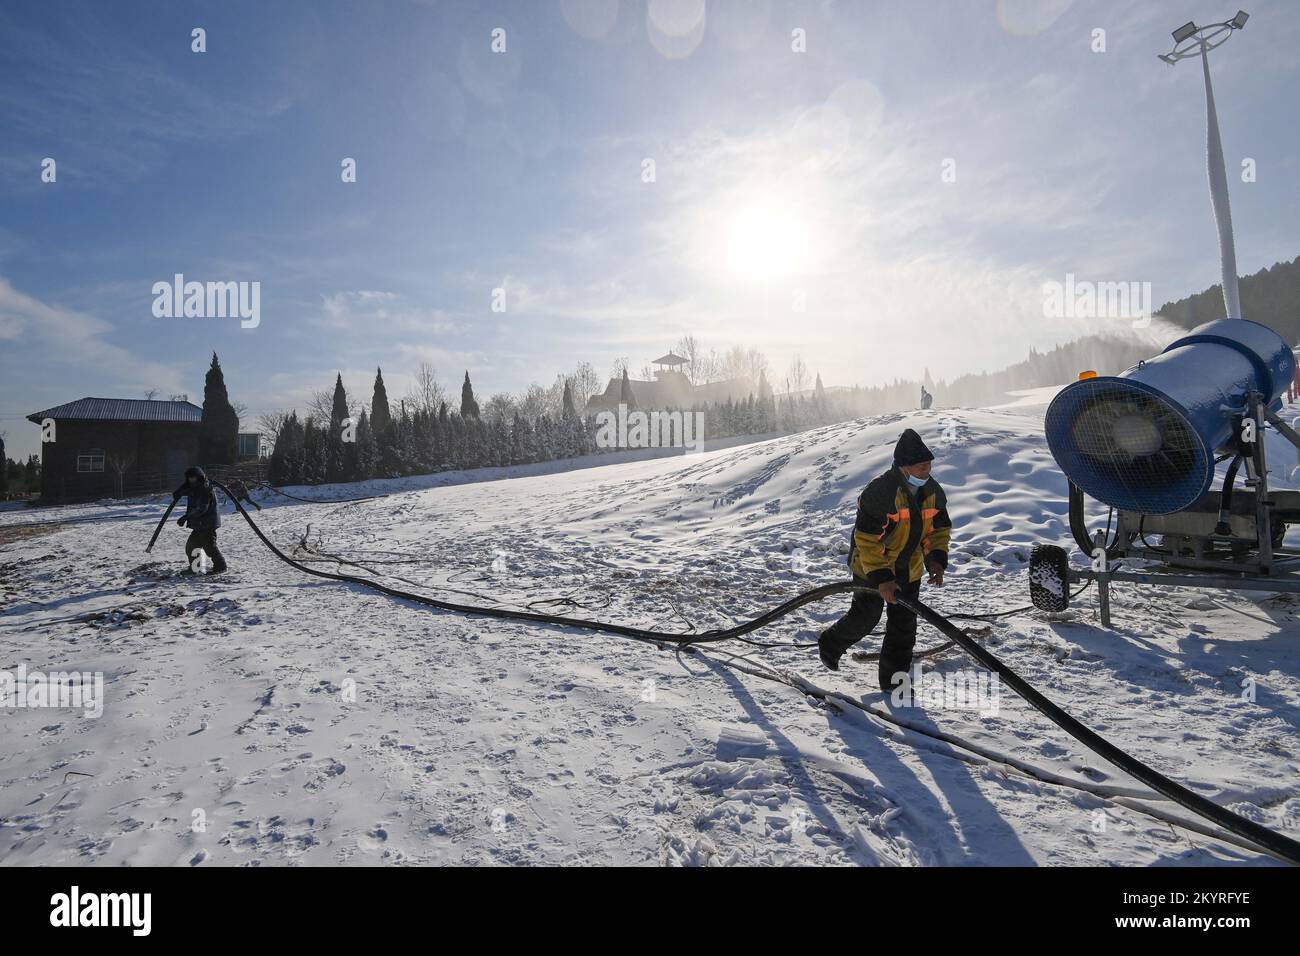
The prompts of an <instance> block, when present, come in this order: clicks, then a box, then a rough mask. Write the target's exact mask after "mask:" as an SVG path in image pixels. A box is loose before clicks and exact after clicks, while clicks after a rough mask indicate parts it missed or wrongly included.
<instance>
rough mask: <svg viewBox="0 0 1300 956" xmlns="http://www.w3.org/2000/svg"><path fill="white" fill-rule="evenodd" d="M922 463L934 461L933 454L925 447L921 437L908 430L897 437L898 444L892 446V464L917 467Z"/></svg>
mask: <svg viewBox="0 0 1300 956" xmlns="http://www.w3.org/2000/svg"><path fill="white" fill-rule="evenodd" d="M923 461H934V453H933V452H931V451H930V449H928V448H926V447H925V442H923V441H921V436H920V435H918V434H917V433H916V432H914V431H913V430H912V429H910V428H909V429H907V430H906V431H905V432H903V434H901V435H899V436H898V444H897V445H895V446H894V464H895V465H919V464H920V463H921V462H923Z"/></svg>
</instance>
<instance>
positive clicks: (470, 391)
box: [460, 369, 478, 418]
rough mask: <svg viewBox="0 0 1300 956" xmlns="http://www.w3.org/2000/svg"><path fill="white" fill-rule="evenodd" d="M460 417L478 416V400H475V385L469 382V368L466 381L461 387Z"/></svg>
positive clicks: (466, 371) (466, 372)
mask: <svg viewBox="0 0 1300 956" xmlns="http://www.w3.org/2000/svg"><path fill="white" fill-rule="evenodd" d="M460 417H461V418H478V402H476V401H475V400H474V386H473V385H471V384H470V383H469V369H466V370H465V382H464V384H462V385H461V387H460Z"/></svg>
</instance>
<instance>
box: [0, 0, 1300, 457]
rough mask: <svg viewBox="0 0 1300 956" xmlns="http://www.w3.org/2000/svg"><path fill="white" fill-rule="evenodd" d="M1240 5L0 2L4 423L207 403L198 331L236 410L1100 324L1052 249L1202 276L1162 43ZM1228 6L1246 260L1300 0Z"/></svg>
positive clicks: (879, 366)
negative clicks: (664, 361)
mask: <svg viewBox="0 0 1300 956" xmlns="http://www.w3.org/2000/svg"><path fill="white" fill-rule="evenodd" d="M1233 12H1235V8H1233V9H1229V8H1227V7H1224V8H1222V9H1220V8H1217V7H1213V6H1212V5H1211V6H1205V5H1204V4H1200V5H1197V4H1191V5H1189V4H1188V3H1187V2H1186V0H1179V2H1177V3H1163V2H1159V3H1157V2H1151V3H1146V2H1144V3H1142V4H1131V3H1119V2H1117V3H1108V2H1098V3H1086V4H1085V3H1081V2H1076V3H1069V2H1064V0H1061V2H1054V0H1036V2H1032V3H1031V2H1027V0H1021V2H1000V3H999V2H992V0H990V2H982V0H963V2H947V3H937V2H926V0H922V2H917V3H908V4H898V3H870V2H864V0H863V2H849V0H840V2H835V0H824V2H782V0H770V2H764V0H743V2H741V0H736V2H712V0H711V2H708V3H707V4H706V3H704V2H702V0H650V2H648V3H647V2H646V0H622V2H617V0H531V2H518V3H511V2H490V0H483V2H474V3H471V2H451V0H443V2H426V3H416V2H397V0H373V2H364V3H362V2H357V3H343V2H322V3H301V4H300V3H292V2H283V0H277V2H275V3H264V2H257V3H248V2H229V0H223V2H220V3H215V2H214V3H192V4H185V3H175V2H158V3H132V2H122V3H112V4H108V3H93V2H92V3H84V4H81V3H39V2H34V0H33V2H29V0H7V2H6V3H5V4H4V5H3V6H0V129H2V130H3V131H4V132H3V138H2V139H0V352H2V355H3V358H2V359H0V430H3V431H5V432H6V433H7V438H6V441H7V444H8V448H9V454H10V455H11V456H13V455H17V454H26V453H28V452H30V451H34V450H35V449H36V448H37V446H38V434H37V429H36V427H35V426H34V425H30V424H29V423H27V422H25V421H24V420H23V417H22V416H24V415H26V414H28V413H30V412H33V411H36V410H39V409H41V408H45V407H48V406H50V405H55V404H59V403H62V402H64V401H69V400H71V399H74V398H78V397H81V396H83V395H107V396H125V397H132V396H134V397H140V396H142V394H143V392H144V391H145V390H146V389H149V388H158V389H160V390H161V392H162V393H164V394H169V393H172V392H188V393H189V394H190V395H191V396H192V397H194V398H196V399H197V398H198V397H199V396H200V395H201V393H202V381H203V378H202V377H203V372H204V370H205V368H206V366H207V362H208V358H209V355H210V353H211V352H212V351H214V350H215V351H216V352H217V353H219V355H220V356H221V359H222V364H223V366H224V367H225V370H226V379H227V383H228V384H229V386H230V390H231V393H232V396H233V397H234V398H235V399H237V400H239V401H242V402H244V403H245V404H247V405H248V406H249V411H250V415H256V414H257V413H259V412H262V411H267V410H272V409H278V408H287V407H293V406H295V405H296V406H297V407H299V408H300V409H301V408H302V407H303V405H304V402H305V399H306V396H307V395H308V394H309V393H310V392H311V391H312V390H315V389H319V388H324V387H327V386H329V385H330V384H331V383H332V381H333V377H334V374H335V372H336V371H341V372H342V373H343V376H344V381H345V383H346V384H347V385H348V387H349V389H350V390H352V391H354V392H360V393H363V394H364V396H366V397H368V394H369V388H370V385H371V381H372V379H373V375H374V368H375V367H376V366H377V365H382V366H383V367H384V371H385V378H386V380H387V381H388V382H389V392H390V395H394V396H400V395H401V394H402V393H403V392H404V391H405V390H406V387H407V384H408V379H409V376H410V374H411V373H412V372H413V371H414V370H415V368H416V367H417V366H418V364H419V363H420V362H422V361H425V362H429V363H430V364H432V365H433V366H434V367H435V368H436V369H437V370H438V374H439V378H440V379H441V380H442V381H443V382H444V384H447V385H450V386H452V387H455V386H456V385H457V384H458V383H459V380H460V376H461V374H462V372H463V370H464V369H466V368H468V369H470V371H471V374H472V376H473V378H474V381H475V385H476V389H477V390H478V392H479V394H480V396H481V397H485V396H487V395H489V394H491V393H492V392H496V391H518V390H521V389H522V388H524V387H525V386H526V385H528V384H529V383H530V382H534V381H537V382H541V383H543V384H546V383H549V382H550V381H551V380H552V379H553V378H554V376H555V374H556V373H558V372H562V371H567V370H570V369H571V368H572V367H573V366H574V365H575V364H576V363H577V362H579V361H583V360H586V361H590V362H592V363H593V364H594V365H595V366H596V367H597V369H598V370H600V371H601V372H602V373H604V372H606V371H607V370H608V369H609V368H610V366H611V364H612V362H613V361H614V360H615V359H616V358H618V357H620V356H626V357H628V358H629V359H630V361H631V364H632V367H633V368H634V369H637V368H640V367H641V365H642V364H643V363H644V362H645V361H647V360H649V359H652V358H654V357H655V356H657V355H659V354H660V353H662V352H663V351H665V350H667V348H668V347H669V346H670V345H672V344H673V343H674V342H675V341H676V340H677V339H678V338H679V337H680V336H681V335H682V334H684V333H694V334H695V335H696V336H697V338H699V339H700V340H701V341H702V342H703V344H704V345H706V346H712V347H715V348H718V349H719V351H722V350H725V349H726V348H727V347H729V346H731V345H733V344H743V345H745V346H751V345H752V346H756V347H758V348H760V349H762V350H763V351H764V352H765V353H766V354H767V355H768V357H769V359H770V360H771V362H772V365H773V367H774V369H775V370H777V372H778V373H779V372H780V370H782V369H784V368H785V367H786V365H787V364H788V362H789V360H790V359H791V358H792V357H793V356H795V355H799V356H801V357H802V358H803V359H804V361H805V362H806V363H807V365H808V366H809V368H811V369H813V370H815V371H820V372H821V374H822V376H823V378H824V380H825V381H826V382H827V384H853V383H859V384H872V383H875V382H879V381H881V380H886V379H892V378H894V377H906V376H914V375H919V374H920V372H921V371H922V369H923V368H925V367H929V368H930V370H931V371H932V372H933V373H934V374H935V375H936V376H952V375H955V374H959V373H961V372H964V371H972V370H979V369H992V368H998V367H1001V366H1003V365H1006V364H1009V363H1011V362H1014V361H1018V360H1019V359H1021V358H1023V357H1024V355H1025V353H1026V352H1027V351H1028V350H1029V349H1030V348H1031V347H1035V346H1036V347H1040V348H1041V347H1045V346H1050V345H1051V344H1054V343H1057V342H1060V341H1065V340H1068V339H1071V338H1074V337H1077V336H1078V335H1081V334H1085V333H1087V332H1090V331H1099V330H1104V329H1105V327H1106V324H1107V323H1106V322H1105V321H1098V320H1094V321H1091V322H1090V321H1086V320H1077V319H1070V320H1055V319H1053V320H1048V319H1045V318H1044V317H1043V310H1042V301H1043V294H1042V283H1043V282H1045V281H1049V280H1058V281H1063V280H1064V276H1065V274H1066V273H1067V272H1072V273H1074V274H1075V275H1076V276H1079V277H1081V278H1090V279H1094V280H1099V281H1149V282H1151V283H1152V286H1153V296H1154V300H1155V303H1156V304H1157V305H1158V304H1159V303H1161V302H1163V301H1165V300H1167V299H1171V298H1178V297H1181V296H1182V295H1184V294H1187V293H1189V292H1192V291H1196V290H1199V289H1201V288H1204V287H1205V286H1207V285H1210V284H1211V283H1213V282H1216V281H1217V279H1218V252H1217V246H1216V242H1215V233H1214V226H1213V221H1212V219H1211V215H1210V209H1209V199H1208V195H1207V189H1206V182H1205V167H1204V135H1205V134H1204V102H1203V96H1202V91H1201V77H1200V71H1199V66H1198V64H1197V63H1196V62H1195V61H1189V62H1186V63H1183V64H1180V65H1179V66H1178V67H1175V68H1170V67H1167V66H1165V65H1164V64H1162V63H1160V62H1159V61H1158V60H1156V58H1155V54H1156V53H1159V52H1165V51H1166V50H1167V49H1168V48H1169V46H1170V44H1171V40H1170V37H1169V31H1170V30H1172V29H1173V28H1174V27H1176V26H1178V25H1179V24H1181V23H1182V22H1184V21H1185V20H1187V19H1189V18H1193V17H1194V18H1197V19H1199V20H1202V21H1207V20H1216V19H1223V18H1226V17H1228V16H1230V15H1231V14H1232V13H1233ZM1250 12H1251V14H1252V19H1251V21H1250V23H1249V25H1248V26H1247V28H1246V30H1245V31H1243V33H1242V34H1241V35H1240V36H1234V37H1233V38H1232V40H1231V42H1230V43H1228V44H1227V45H1226V46H1225V47H1223V48H1222V49H1221V50H1219V51H1216V53H1215V54H1214V55H1213V58H1212V65H1213V74H1214V79H1215V90H1216V95H1217V97H1218V100H1219V108H1220V116H1221V121H1222V128H1223V137H1224V144H1225V152H1226V156H1227V165H1228V172H1229V181H1230V186H1231V190H1232V204H1233V216H1234V222H1235V226H1236V233H1237V253H1238V262H1239V266H1240V271H1241V272H1242V273H1243V274H1244V273H1249V272H1253V271H1255V270H1257V269H1259V268H1260V267H1262V266H1265V265H1269V264H1271V263H1272V262H1274V261H1276V260H1278V259H1290V258H1293V257H1294V256H1295V255H1297V253H1300V248H1297V247H1298V246H1300V242H1298V241H1297V239H1298V238H1300V237H1297V234H1296V233H1297V229H1296V224H1297V223H1300V209H1298V208H1297V206H1298V204H1300V200H1298V199H1297V196H1298V195H1300V190H1297V188H1296V183H1297V173H1300V170H1298V169H1297V165H1298V163H1300V159H1298V158H1297V157H1300V132H1298V131H1297V123H1296V106H1295V104H1296V102H1297V100H1298V99H1300V71H1298V70H1297V66H1296V57H1295V50H1296V49H1297V48H1298V47H1300V8H1298V7H1297V6H1296V5H1295V4H1294V3H1290V2H1268V3H1252V4H1251V7H1250ZM194 27H202V28H203V29H204V30H205V31H206V35H207V36H206V39H207V52H205V53H201V54H200V53H194V52H191V49H190V47H191V30H192V29H193V28H194ZM497 28H500V29H503V30H504V31H505V40H506V52H504V53H494V52H493V51H492V49H491V43H492V31H493V30H494V29H497ZM1098 28H1100V29H1104V30H1105V31H1106V34H1105V43H1106V50H1105V52H1103V53H1096V52H1093V51H1092V49H1091V44H1092V42H1093V39H1092V32H1093V30H1094V29H1098ZM795 29H801V30H803V31H805V35H806V52H803V53H796V52H793V51H792V49H791V42H792V34H791V31H792V30H795ZM45 157H52V158H54V159H55V160H56V161H57V163H58V167H57V169H58V179H57V182H55V183H42V182H41V178H40V173H41V161H42V159H44V158H45ZM344 157H352V158H355V159H356V161H357V164H358V167H357V168H358V181H357V182H356V183H343V182H342V181H341V178H340V162H341V161H342V160H343V158H344ZM1244 157H1250V158H1252V159H1254V160H1255V162H1256V168H1257V180H1256V181H1255V182H1253V183H1243V182H1241V180H1240V175H1239V170H1240V162H1241V160H1242V158H1244ZM647 159H652V160H654V163H655V178H654V181H653V182H645V181H643V175H642V173H643V168H644V167H643V163H644V161H645V160H647ZM948 159H951V160H953V161H955V169H956V180H955V182H943V181H942V179H941V171H942V164H943V163H944V161H945V160H948ZM177 272H180V273H184V275H185V276H186V278H187V279H192V280H199V281H207V280H212V281H258V282H260V283H261V323H260V325H259V327H257V328H256V329H245V328H241V327H240V323H239V322H238V321H237V320H234V319H213V318H188V319H186V318H162V319H160V318H155V317H154V315H153V313H152V308H151V307H152V303H153V295H152V292H151V287H152V285H153V283H155V282H158V281H169V280H170V279H171V277H172V275H173V274H174V273H177ZM496 288H504V289H505V302H506V311H505V312H504V313H501V312H494V311H492V308H491V306H492V294H493V290H494V289H496ZM796 293H799V294H801V295H802V297H803V299H804V301H805V302H806V307H805V311H803V312H794V311H792V308H791V305H792V302H793V300H794V295H795V294H796ZM1112 327H1113V323H1112Z"/></svg>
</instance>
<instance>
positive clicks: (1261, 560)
mask: <svg viewBox="0 0 1300 956" xmlns="http://www.w3.org/2000/svg"><path fill="white" fill-rule="evenodd" d="M1295 372H1296V357H1295V355H1294V353H1293V352H1292V350H1291V347H1290V346H1288V345H1287V343H1286V342H1285V341H1284V340H1283V339H1282V337H1281V336H1280V335H1278V334H1277V333H1276V332H1274V331H1273V330H1272V329H1269V328H1267V327H1266V326H1263V325H1260V324H1259V323H1258V322H1249V321H1247V320H1245V319H1219V320H1218V321H1215V322H1207V323H1206V324H1205V325H1202V326H1198V327H1197V328H1195V329H1193V330H1192V331H1191V332H1189V333H1188V334H1187V335H1184V336H1183V337H1182V338H1180V339H1178V340H1177V341H1175V342H1173V343H1172V344H1170V345H1169V347H1168V348H1166V349H1165V350H1164V351H1163V352H1161V353H1160V354H1159V355H1157V356H1156V357H1155V358H1152V359H1147V360H1145V361H1142V362H1139V363H1138V364H1137V365H1135V366H1134V367H1133V368H1130V369H1128V370H1127V371H1124V372H1121V373H1120V374H1119V375H1104V376H1098V375H1096V374H1093V373H1090V372H1085V373H1084V374H1083V375H1081V376H1080V378H1079V380H1078V381H1077V382H1073V383H1071V384H1070V385H1067V386H1066V387H1065V388H1063V389H1061V391H1060V392H1058V393H1057V395H1056V398H1055V399H1053V400H1052V403H1051V405H1049V406H1048V408H1047V416H1046V419H1045V421H1044V427H1045V430H1046V433H1047V444H1048V447H1049V448H1051V451H1052V456H1053V457H1054V458H1055V459H1056V463H1057V464H1058V465H1059V466H1060V468H1061V471H1062V472H1064V473H1065V477H1066V478H1067V479H1068V484H1069V517H1070V532H1071V535H1072V536H1073V538H1074V540H1075V543H1076V544H1078V546H1079V550H1080V551H1081V552H1082V555H1083V558H1084V559H1085V560H1082V561H1079V560H1073V561H1072V560H1071V556H1070V554H1069V553H1068V552H1067V551H1066V549H1064V548H1062V547H1059V546H1058V545H1055V544H1040V545H1037V546H1035V547H1034V549H1033V551H1032V553H1031V554H1030V559H1029V594H1030V598H1031V600H1032V601H1033V603H1034V605H1035V606H1036V607H1039V608H1041V609H1043V610H1046V611H1064V610H1065V609H1066V608H1067V607H1068V606H1069V602H1070V598H1071V596H1072V586H1073V585H1080V584H1082V585H1084V586H1087V585H1090V584H1093V583H1095V584H1096V585H1097V586H1098V587H1097V591H1098V596H1099V603H1100V611H1101V620H1102V623H1103V624H1104V625H1106V626H1109V625H1110V585H1111V584H1112V583H1113V582H1119V581H1126V582H1134V583H1142V584H1158V585H1169V586H1171V587H1206V588H1218V589H1229V590H1254V591H1286V592H1296V593H1300V549H1297V548H1295V547H1294V546H1292V547H1288V546H1287V543H1286V532H1287V526H1288V525H1292V524H1300V491H1293V490H1287V489H1270V488H1269V480H1268V474H1269V472H1268V463H1267V461H1266V457H1265V442H1264V431H1265V429H1266V428H1268V427H1270V426H1271V427H1272V428H1273V429H1275V430H1276V431H1277V432H1278V433H1279V434H1281V435H1282V436H1283V437H1284V438H1286V439H1287V440H1288V441H1289V442H1291V444H1292V445H1294V446H1295V447H1296V449H1297V450H1300V432H1297V431H1296V429H1295V428H1294V427H1292V425H1288V424H1287V423H1286V422H1284V421H1283V420H1282V419H1281V418H1280V417H1279V414H1278V413H1279V411H1280V410H1281V408H1282V402H1281V396H1282V393H1283V391H1285V390H1286V388H1287V387H1288V386H1289V385H1290V384H1291V383H1292V382H1293V381H1295ZM1293 425H1300V418H1297V419H1296V420H1295V422H1293ZM1297 461H1300V459H1297ZM1220 465H1223V468H1222V476H1223V478H1222V484H1221V487H1220V488H1219V489H1217V490H1216V489H1215V488H1213V487H1212V486H1213V484H1214V482H1215V476H1216V474H1218V473H1219V466H1220ZM1238 475H1243V476H1244V480H1243V481H1242V482H1241V485H1242V487H1237V478H1238ZM1087 498H1092V499H1094V500H1095V501H1097V502H1100V503H1101V504H1102V505H1104V506H1108V507H1103V508H1101V509H1099V510H1095V511H1094V515H1093V517H1094V519H1095V521H1096V522H1097V523H1099V524H1100V523H1101V522H1103V521H1104V529H1105V530H1096V531H1092V530H1090V528H1089V524H1088V511H1087ZM1121 561H1122V562H1123V563H1122V564H1121V563H1119V562H1121ZM1073 593H1075V594H1077V593H1078V591H1077V590H1076V591H1074V592H1073Z"/></svg>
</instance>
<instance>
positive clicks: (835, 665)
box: [817, 628, 844, 671]
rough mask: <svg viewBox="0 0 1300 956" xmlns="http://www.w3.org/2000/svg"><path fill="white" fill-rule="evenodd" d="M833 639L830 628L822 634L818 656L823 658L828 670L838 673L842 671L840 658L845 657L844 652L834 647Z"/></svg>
mask: <svg viewBox="0 0 1300 956" xmlns="http://www.w3.org/2000/svg"><path fill="white" fill-rule="evenodd" d="M833 637H834V636H833V634H832V633H831V629H830V628H827V629H826V630H824V631H822V632H821V635H820V636H819V637H818V638H817V656H818V657H820V658H821V660H822V663H823V664H825V665H826V669H827V670H832V671H837V670H839V669H840V658H841V657H843V656H844V652H843V651H842V650H840V649H839V648H838V647H836V646H835V645H834V643H833Z"/></svg>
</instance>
